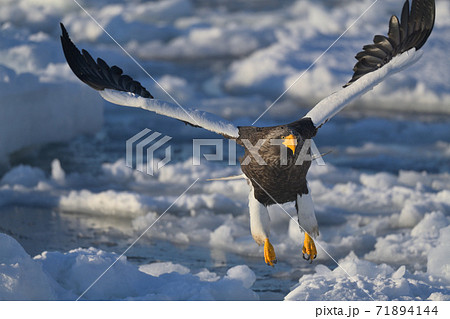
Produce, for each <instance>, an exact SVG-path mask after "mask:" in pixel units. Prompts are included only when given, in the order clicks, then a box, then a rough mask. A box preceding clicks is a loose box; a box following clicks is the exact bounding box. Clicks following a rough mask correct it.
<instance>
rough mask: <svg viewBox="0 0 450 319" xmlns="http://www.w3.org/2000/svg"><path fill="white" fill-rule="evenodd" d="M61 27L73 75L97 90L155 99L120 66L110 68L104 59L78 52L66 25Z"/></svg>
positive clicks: (66, 55)
mask: <svg viewBox="0 0 450 319" xmlns="http://www.w3.org/2000/svg"><path fill="white" fill-rule="evenodd" d="M60 26H61V32H62V34H61V45H62V47H63V51H64V56H65V58H66V61H67V64H69V66H70V68H71V69H72V71H73V73H74V74H75V75H76V76H77V77H78V78H79V79H80V80H81V81H83V82H84V83H86V84H87V85H89V86H90V87H92V88H93V89H95V90H98V91H101V90H104V89H113V90H118V91H124V92H130V93H134V94H137V95H139V96H142V97H144V98H153V96H152V95H151V94H150V92H148V91H147V90H146V89H145V88H144V87H143V86H142V85H141V83H139V82H137V81H134V80H133V79H132V78H131V77H130V76H128V75H124V74H122V73H123V71H122V69H121V68H119V67H118V66H115V65H114V66H112V67H109V65H108V64H107V63H106V62H105V61H104V60H102V59H100V58H98V59H97V62H95V60H94V59H93V58H92V57H91V55H90V54H89V52H87V51H86V50H82V51H81V52H80V50H78V48H77V47H76V46H75V44H74V43H73V42H72V40H70V37H69V33H68V32H67V30H66V28H65V27H64V24H62V23H60Z"/></svg>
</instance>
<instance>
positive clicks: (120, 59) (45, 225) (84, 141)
mask: <svg viewBox="0 0 450 319" xmlns="http://www.w3.org/2000/svg"><path fill="white" fill-rule="evenodd" d="M78 2H79V3H80V4H81V5H82V6H83V7H84V8H85V9H86V10H87V11H88V12H89V13H90V14H91V15H92V16H93V17H95V19H97V20H98V21H99V23H100V24H101V25H102V26H104V27H105V29H106V30H107V31H108V32H109V33H110V34H111V35H112V36H113V37H114V38H115V39H116V40H117V41H118V42H119V43H120V44H121V45H122V46H123V47H124V48H125V49H126V50H127V51H128V52H129V53H130V54H131V55H132V56H134V57H135V58H136V59H137V60H138V61H139V62H140V63H141V64H142V66H143V67H144V68H145V69H146V70H147V71H148V72H149V73H151V74H152V75H153V76H154V77H155V78H156V79H157V81H158V82H159V83H160V84H161V85H162V86H163V87H164V89H165V90H167V91H168V92H169V93H170V94H171V95H172V96H174V97H175V99H177V101H179V102H180V103H181V104H182V105H186V106H191V107H198V108H201V109H205V110H208V111H211V112H214V113H217V114H219V115H221V116H223V117H226V118H227V119H230V120H232V121H234V122H235V123H237V124H241V125H248V124H251V123H252V122H253V121H254V120H255V119H256V118H257V117H258V116H259V115H260V114H261V113H262V112H263V111H264V110H265V109H266V107H267V106H269V105H270V104H271V103H272V102H273V101H274V100H275V99H276V98H278V96H279V95H280V94H281V93H282V92H283V91H284V90H285V89H286V88H288V87H289V86H290V85H291V84H292V83H293V82H294V81H295V80H296V79H297V77H298V76H299V75H300V74H302V72H303V71H304V70H305V69H306V68H308V67H309V65H310V64H311V63H312V62H313V61H314V60H315V59H316V58H317V57H318V56H319V55H320V54H322V52H323V51H324V50H325V49H327V48H328V46H329V45H330V44H331V43H332V42H333V41H334V40H335V39H336V38H337V37H338V36H339V35H340V34H341V33H342V32H343V31H344V30H345V29H346V28H347V27H349V26H350V25H351V24H352V23H353V22H354V21H355V19H356V18H357V17H358V16H359V15H360V14H361V13H362V12H363V11H364V10H366V8H367V7H369V5H370V4H371V3H372V1H369V0H363V1H360V0H345V1H343V0H340V1H336V0H322V1H313V0H308V1H306V0H300V1H288V0H284V1H269V0H258V1H243V0H234V1H226V0H215V1H211V0H208V1H206V0H191V1H188V0H162V1H144V0H142V1H139V0H130V1H106V0H101V1H98V0H97V1H94V0H82V1H78ZM402 5H403V1H402V0H379V1H378V2H377V3H376V4H375V5H374V6H373V8H372V9H370V10H369V11H368V12H367V13H366V14H365V15H364V16H363V17H362V18H361V19H360V20H359V21H358V22H357V23H356V24H355V25H354V27H352V28H351V29H350V30H349V31H348V32H347V33H346V35H345V36H344V37H342V39H341V40H340V41H338V42H337V43H336V45H334V46H333V47H332V48H331V49H330V50H329V52H328V53H327V54H325V55H324V56H323V57H322V59H320V60H319V61H318V63H317V64H316V65H315V66H314V67H313V68H311V70H310V71H309V72H308V73H306V74H305V75H304V76H303V77H301V78H300V79H299V80H298V82H297V83H296V84H295V85H294V86H293V87H292V88H291V89H290V90H289V91H288V93H287V94H286V95H285V96H284V97H283V98H282V99H281V100H280V101H279V102H278V103H277V104H275V105H274V106H273V107H272V108H271V110H270V111H269V112H268V113H267V114H266V115H265V116H264V117H262V118H261V120H259V122H258V123H257V125H260V126H263V125H273V124H279V123H283V122H287V121H292V120H293V119H295V118H298V117H300V116H302V115H304V114H305V113H306V112H307V110H309V108H310V107H312V106H313V105H314V103H315V102H317V101H319V100H320V99H321V98H323V97H325V96H327V95H328V94H330V93H332V92H334V91H336V90H337V89H338V88H339V87H340V86H341V85H342V84H344V83H346V81H348V80H349V79H350V77H351V69H352V67H353V65H354V63H355V60H354V55H355V54H356V53H357V52H358V51H359V50H360V49H361V47H362V46H363V45H364V44H368V43H369V42H370V41H371V39H372V37H373V35H375V34H380V33H381V34H386V32H387V23H388V20H389V17H390V15H391V14H399V13H400V10H401V7H402ZM436 5H437V17H436V25H435V29H434V31H433V33H432V34H431V37H430V39H429V41H428V43H427V44H426V45H425V47H424V52H425V53H424V56H423V58H422V59H421V60H420V61H419V62H418V63H417V65H415V66H414V67H413V68H411V69H410V70H407V71H406V72H403V73H401V74H398V75H396V76H394V77H392V78H390V79H389V80H388V81H386V82H384V83H382V84H381V85H380V86H379V87H377V88H376V89H375V90H374V91H373V92H370V93H369V94H367V95H366V96H364V98H362V99H359V100H358V101H356V102H355V103H353V105H351V106H350V107H348V108H347V109H346V110H345V111H344V112H342V113H341V114H339V116H337V117H336V118H334V119H333V120H332V121H331V122H329V123H327V124H326V125H325V126H324V127H323V128H322V129H321V130H320V131H319V133H318V136H317V137H316V138H315V142H316V145H317V146H318V148H319V150H320V151H321V152H326V151H332V152H331V154H329V155H327V156H326V157H325V158H324V160H325V162H326V164H327V165H326V166H317V165H313V166H312V167H311V170H310V172H309V176H308V177H309V181H310V186H311V189H312V194H313V198H314V201H315V203H316V211H317V218H318V222H319V226H320V232H321V235H320V237H319V238H318V245H319V247H318V249H319V253H318V259H317V261H315V262H314V263H313V264H312V265H310V264H309V263H307V262H306V261H304V260H303V259H302V257H301V247H302V236H301V234H300V232H299V230H298V228H297V226H296V224H295V223H294V222H293V221H291V220H290V218H289V217H288V216H287V215H286V214H285V213H284V212H283V211H281V210H280V209H276V208H274V209H271V211H270V214H271V219H272V232H271V238H272V242H273V244H274V247H275V250H276V253H277V257H278V261H279V262H278V264H277V265H276V266H275V268H271V267H268V266H266V265H265V264H264V260H263V253H262V248H261V247H258V246H257V245H256V244H255V243H254V241H253V239H252V238H251V235H250V232H249V217H248V213H247V195H248V187H247V185H246V183H245V181H241V180H237V181H220V182H219V181H214V182H207V181H206V179H207V178H212V177H223V176H229V175H234V174H239V173H240V169H239V167H238V166H228V165H227V163H226V161H224V162H206V161H205V162H204V163H202V165H200V166H193V165H192V138H210V137H211V138H216V137H217V136H215V135H214V134H210V133H208V132H205V131H203V130H200V129H195V128H192V127H188V126H185V125H184V124H182V123H178V122H177V121H175V120H171V119H167V118H164V117H161V116H157V115H154V114H151V113H149V112H145V111H143V110H135V109H127V108H121V107H117V106H113V105H111V104H108V103H106V102H104V101H103V100H102V99H101V98H100V97H99V96H98V94H97V93H96V92H94V91H93V90H91V89H90V88H88V87H87V86H85V85H83V84H82V83H80V82H79V81H78V79H76V78H75V76H74V75H73V74H72V73H71V71H70V70H69V68H68V66H67V65H66V64H65V62H64V57H63V54H62V50H61V48H60V43H59V34H60V29H59V22H60V21H62V22H63V23H64V24H65V25H66V27H67V29H68V31H69V33H70V35H71V37H72V39H73V40H74V41H75V42H76V43H77V45H78V46H79V47H80V48H85V49H87V50H88V51H90V52H91V53H92V55H93V56H94V57H97V56H101V57H102V58H104V59H105V60H106V61H108V62H109V63H110V64H111V65H112V64H117V65H119V66H121V67H122V68H123V69H124V70H126V73H128V74H130V75H131V76H133V77H134V78H136V79H138V80H139V81H141V83H142V84H144V86H146V87H147V88H148V89H149V91H150V92H151V93H152V94H153V95H154V96H156V97H158V98H160V99H166V100H169V99H170V98H169V97H168V96H167V95H165V93H164V91H163V90H161V89H160V88H159V87H158V86H157V85H156V84H155V83H154V82H153V81H152V80H151V79H149V78H148V77H147V76H146V75H145V73H144V72H143V71H142V70H140V68H139V67H138V66H137V65H136V64H135V63H134V62H133V61H132V60H131V59H130V58H129V57H127V56H126V55H125V53H124V52H123V51H121V49H120V48H119V47H118V46H117V45H116V44H115V43H114V42H113V41H112V40H111V39H110V38H109V37H108V36H107V35H106V34H105V33H104V32H103V31H102V30H101V29H100V28H99V27H98V26H97V25H96V24H95V22H94V21H92V20H91V18H89V16H88V15H87V14H86V13H85V12H84V11H83V10H82V9H80V7H79V6H78V5H77V4H76V3H75V2H73V1H72V0H19V1H18V0H0V163H1V164H0V300H17V299H19V300H29V299H32V300H37V299H44V300H48V299H57V300H60V299H64V300H74V299H76V298H78V297H79V296H80V295H81V294H82V293H83V292H84V291H85V289H87V288H88V287H89V285H91V283H92V282H93V281H94V280H95V279H96V278H97V277H98V276H99V275H100V274H101V273H102V272H103V271H104V270H106V269H107V268H108V267H109V266H110V265H111V264H112V263H113V262H114V261H115V260H116V258H118V257H119V256H120V255H121V254H122V252H124V251H125V249H126V248H127V247H128V246H129V245H130V244H131V243H132V242H133V241H134V240H135V239H136V238H137V237H138V236H139V235H141V233H142V232H143V231H144V230H145V229H147V227H148V226H149V225H151V224H152V223H153V222H154V221H155V220H156V219H157V218H158V216H160V215H161V214H162V213H163V212H164V211H165V210H166V209H167V208H168V207H169V206H170V205H171V204H172V203H173V201H174V200H175V199H176V198H177V197H178V196H179V195H180V194H181V193H182V192H183V191H184V190H185V189H186V188H187V187H188V186H189V185H190V184H191V183H192V182H194V181H195V180H196V179H197V178H200V180H199V182H197V183H196V184H195V185H194V186H193V187H192V188H191V189H190V190H189V192H188V193H187V194H185V195H184V196H183V197H181V198H180V199H179V200H178V201H177V202H176V204H175V205H174V206H173V207H172V208H171V209H170V210H169V211H168V212H167V213H166V214H165V215H164V216H163V217H162V218H161V219H160V220H159V221H158V222H157V223H156V224H155V225H154V226H153V227H152V228H151V229H150V230H149V231H148V232H146V234H145V235H144V236H143V237H142V238H141V239H140V240H139V241H138V242H137V243H136V245H134V246H133V248H131V249H130V250H129V251H128V252H127V253H126V255H125V256H123V257H121V258H120V260H119V261H118V262H117V263H116V264H115V265H114V266H113V267H112V268H111V269H110V270H109V271H108V272H107V273H106V274H105V276H104V277H102V278H101V279H100V280H99V281H98V282H97V283H96V284H95V285H94V286H93V287H92V289H90V290H89V291H88V292H87V293H86V294H84V295H83V299H89V300H103V299H106V300H272V299H274V300H283V299H287V300H371V299H372V298H373V299H375V300H427V299H429V300H449V299H450V254H449V252H450V244H449V243H450V125H449V120H450V67H449V64H448V50H449V48H450V38H449V36H448V34H450V3H449V2H448V1H444V0H441V1H440V0H437V1H436ZM144 128H150V129H152V130H156V131H158V132H161V133H162V134H165V135H168V136H171V137H173V138H172V140H171V141H170V145H171V147H172V152H173V154H172V161H171V162H170V163H169V164H168V165H166V166H165V167H163V168H162V169H161V170H160V171H158V172H157V173H156V174H155V175H154V176H149V175H145V174H143V173H141V172H138V171H136V170H132V169H130V168H127V167H126V166H125V141H126V140H127V139H128V138H130V137H131V136H133V135H134V134H136V133H138V132H139V131H141V130H142V129H144ZM225 145H226V144H225ZM205 153H208V150H207V149H205ZM287 209H288V211H289V212H292V210H289V209H291V208H289V207H287ZM292 213H293V212H292ZM325 251H326V252H325ZM336 261H337V262H338V263H339V265H340V267H338V266H337V263H336Z"/></svg>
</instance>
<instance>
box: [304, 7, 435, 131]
mask: <svg viewBox="0 0 450 319" xmlns="http://www.w3.org/2000/svg"><path fill="white" fill-rule="evenodd" d="M435 10H436V9H435V3H434V0H413V1H412V4H411V10H410V9H409V1H408V0H406V1H405V4H404V5H403V10H402V15H401V20H400V21H399V19H398V18H397V17H396V16H392V17H391V20H390V21H389V32H388V35H387V37H386V36H382V35H376V36H375V37H374V39H373V42H374V43H373V44H369V45H366V46H364V47H363V51H361V52H359V53H358V54H357V55H356V59H357V60H358V62H357V63H356V65H355V67H354V68H353V71H354V74H353V77H352V79H351V80H350V81H349V82H348V83H347V84H346V85H345V86H344V88H342V89H341V90H339V91H337V92H335V93H333V94H331V95H330V96H328V97H326V98H325V99H323V100H322V101H320V102H319V103H318V104H316V106H314V108H312V109H311V111H309V112H308V114H306V115H305V116H304V117H305V118H310V119H311V120H312V122H313V123H314V126H315V127H316V128H318V127H320V126H322V125H323V124H324V123H325V122H326V121H328V120H329V119H330V118H331V117H333V116H334V115H335V114H336V113H338V112H339V111H340V110H342V109H343V108H344V107H345V106H346V105H347V104H348V103H350V102H351V101H352V100H354V99H355V98H357V97H359V96H361V95H363V94H364V93H366V92H368V91H370V90H372V89H373V88H374V87H375V86H376V85H377V84H379V83H380V82H382V81H383V80H384V79H386V78H387V77H388V76H390V75H392V74H394V73H397V72H399V71H401V70H403V69H405V68H407V67H409V66H410V65H412V64H413V63H415V62H416V61H417V60H418V59H419V58H420V57H421V55H422V52H421V51H418V50H419V49H420V48H421V47H422V46H423V45H424V44H425V42H426V41H427V39H428V37H429V35H430V33H431V30H432V29H433V26H434V19H435Z"/></svg>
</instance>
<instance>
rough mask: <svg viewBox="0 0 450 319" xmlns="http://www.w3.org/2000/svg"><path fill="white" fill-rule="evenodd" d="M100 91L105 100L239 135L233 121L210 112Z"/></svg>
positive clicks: (236, 136) (231, 136)
mask: <svg viewBox="0 0 450 319" xmlns="http://www.w3.org/2000/svg"><path fill="white" fill-rule="evenodd" d="M99 93H100V95H101V96H102V97H103V98H104V99H105V100H107V101H109V102H111V103H114V104H118V105H123V106H131V107H138V108H142V109H144V110H148V111H152V112H155V113H157V114H161V115H165V116H168V117H172V118H175V119H177V120H181V121H184V122H188V123H190V124H192V125H197V126H200V127H203V128H204V129H207V130H208V131H212V132H215V133H218V134H222V135H226V136H227V137H230V138H238V137H239V130H238V128H237V127H236V126H235V125H234V124H233V123H231V122H229V121H227V120H224V119H222V118H220V117H219V116H217V115H214V114H211V113H208V112H204V111H200V110H195V109H189V108H182V107H180V106H178V105H174V104H172V103H169V102H165V101H161V100H155V99H149V98H143V97H141V96H138V95H135V94H133V93H129V92H122V91H117V90H111V89H105V90H103V91H99Z"/></svg>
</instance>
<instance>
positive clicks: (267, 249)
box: [264, 238, 277, 267]
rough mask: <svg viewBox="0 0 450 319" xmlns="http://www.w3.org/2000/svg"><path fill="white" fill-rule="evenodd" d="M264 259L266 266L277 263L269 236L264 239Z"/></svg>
mask: <svg viewBox="0 0 450 319" xmlns="http://www.w3.org/2000/svg"><path fill="white" fill-rule="evenodd" d="M264 260H265V262H266V264H267V265H268V266H272V267H274V264H276V263H277V257H276V256H275V249H273V246H272V244H271V243H270V241H269V238H266V240H265V241H264Z"/></svg>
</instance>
